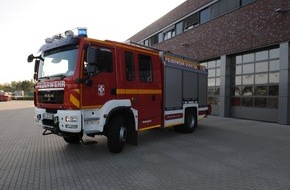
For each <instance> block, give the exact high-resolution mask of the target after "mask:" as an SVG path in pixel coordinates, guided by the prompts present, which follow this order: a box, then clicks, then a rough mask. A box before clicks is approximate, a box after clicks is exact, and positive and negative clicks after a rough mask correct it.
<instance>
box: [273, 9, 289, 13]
mask: <svg viewBox="0 0 290 190" xmlns="http://www.w3.org/2000/svg"><path fill="white" fill-rule="evenodd" d="M286 11H287V10H286V9H283V8H277V9H275V12H276V13H285V12H286Z"/></svg>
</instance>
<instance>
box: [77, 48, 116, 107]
mask: <svg viewBox="0 0 290 190" xmlns="http://www.w3.org/2000/svg"><path fill="white" fill-rule="evenodd" d="M90 48H91V49H93V50H94V51H96V57H95V64H90V66H91V67H92V68H88V66H89V65H88V64H87V62H86V61H87V60H86V58H85V60H84V66H83V79H86V82H84V83H83V84H82V88H81V89H82V92H81V102H82V104H81V106H82V108H83V109H95V108H100V107H102V106H103V105H104V104H105V103H106V102H107V101H108V100H110V99H114V98H115V97H116V96H115V94H114V93H113V94H112V89H115V88H116V79H115V69H114V53H113V52H114V49H113V48H112V47H106V46H101V45H98V44H91V45H90ZM85 54H86V53H85ZM85 57H86V55H85Z"/></svg>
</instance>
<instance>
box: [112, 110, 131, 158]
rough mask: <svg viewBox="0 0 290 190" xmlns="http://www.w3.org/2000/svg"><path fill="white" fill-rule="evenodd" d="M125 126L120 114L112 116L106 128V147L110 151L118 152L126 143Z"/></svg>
mask: <svg viewBox="0 0 290 190" xmlns="http://www.w3.org/2000/svg"><path fill="white" fill-rule="evenodd" d="M126 138H127V128H126V126H125V119H124V117H122V116H120V115H116V116H114V117H113V118H112V119H111V121H110V125H109V129H108V148H109V151H110V152H112V153H120V152H121V151H122V150H123V148H124V145H125V143H126Z"/></svg>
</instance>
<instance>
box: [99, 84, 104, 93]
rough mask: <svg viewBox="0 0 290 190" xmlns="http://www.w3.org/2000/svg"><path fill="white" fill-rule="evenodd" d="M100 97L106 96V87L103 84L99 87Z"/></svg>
mask: <svg viewBox="0 0 290 190" xmlns="http://www.w3.org/2000/svg"><path fill="white" fill-rule="evenodd" d="M98 95H99V96H104V95H105V85H103V84H99V85H98Z"/></svg>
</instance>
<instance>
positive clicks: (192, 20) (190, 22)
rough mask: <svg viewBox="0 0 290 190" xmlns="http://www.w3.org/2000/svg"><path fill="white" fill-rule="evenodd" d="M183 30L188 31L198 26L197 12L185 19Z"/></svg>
mask: <svg viewBox="0 0 290 190" xmlns="http://www.w3.org/2000/svg"><path fill="white" fill-rule="evenodd" d="M183 24H184V30H189V29H191V28H193V27H194V26H197V25H198V24H199V12H197V13H195V14H193V15H191V16H189V17H187V18H186V19H185V20H184V22H183Z"/></svg>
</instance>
